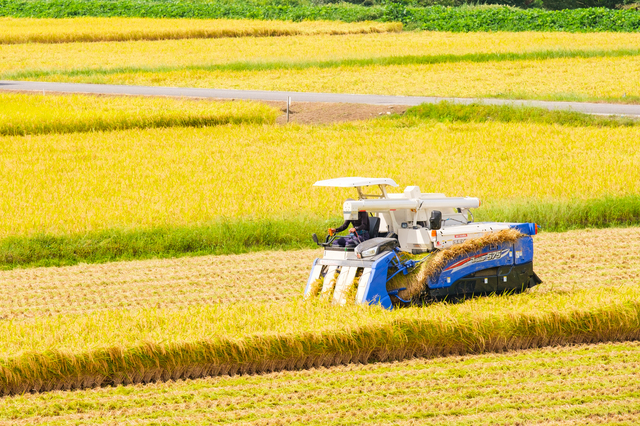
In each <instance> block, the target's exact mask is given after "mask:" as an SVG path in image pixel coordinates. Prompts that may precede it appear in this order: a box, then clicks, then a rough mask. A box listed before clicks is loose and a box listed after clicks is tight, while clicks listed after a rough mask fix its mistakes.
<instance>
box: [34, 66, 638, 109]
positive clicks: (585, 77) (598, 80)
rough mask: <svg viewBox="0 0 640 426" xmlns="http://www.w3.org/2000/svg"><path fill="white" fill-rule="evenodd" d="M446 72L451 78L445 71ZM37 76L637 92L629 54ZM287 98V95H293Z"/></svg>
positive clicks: (383, 90)
mask: <svg viewBox="0 0 640 426" xmlns="http://www.w3.org/2000/svg"><path fill="white" fill-rule="evenodd" d="M452 75H454V76H455V78H451V76H452ZM37 79H38V80H43V81H58V82H76V83H98V84H126V85H144V86H182V87H203V88H212V87H214V88H219V89H238V90H276V91H295V92H327V93H362V94H370V93H375V94H381V95H402V96H443V97H444V96H457V97H471V98H475V97H478V98H482V97H498V98H517V99H545V100H570V101H594V100H602V101H612V102H614V101H615V102H617V101H622V102H625V101H628V102H635V101H637V99H639V98H640V60H639V59H638V58H637V57H614V58H608V57H603V58H586V59H583V58H567V59H564V58H563V59H549V60H544V61H537V60H517V61H495V62H486V63H485V62H483V63H475V62H455V63H443V64H431V65H389V66H383V65H367V66H349V65H344V66H339V67H335V68H317V67H312V68H305V69H300V70H298V69H288V68H286V67H283V68H280V69H274V70H265V71H261V70H255V71H254V70H247V71H234V70H216V69H214V70H206V69H203V70H200V69H181V70H170V71H167V72H156V71H144V70H141V71H132V72H127V71H126V70H123V71H122V72H114V73H108V74H95V75H94V74H87V75H85V74H82V75H73V74H68V75H65V74H54V75H45V76H42V77H38V78H37ZM294 99H295V97H294Z"/></svg>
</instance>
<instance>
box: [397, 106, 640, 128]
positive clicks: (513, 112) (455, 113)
mask: <svg viewBox="0 0 640 426" xmlns="http://www.w3.org/2000/svg"><path fill="white" fill-rule="evenodd" d="M404 116H405V117H407V118H417V119H420V120H425V119H427V120H437V121H440V122H462V123H469V122H475V123H485V122H488V121H499V122H502V123H540V124H558V125H562V126H598V127H621V126H640V121H639V120H637V119H633V118H628V117H606V116H605V117H603V116H597V115H590V114H583V113H580V112H573V111H559V110H558V111H553V110H548V109H546V108H536V107H519V106H511V105H487V104H482V103H472V104H468V105H465V104H457V103H453V102H449V101H444V102H438V103H435V104H422V105H419V106H416V107H412V108H409V109H408V110H407V111H406V112H405V114H404Z"/></svg>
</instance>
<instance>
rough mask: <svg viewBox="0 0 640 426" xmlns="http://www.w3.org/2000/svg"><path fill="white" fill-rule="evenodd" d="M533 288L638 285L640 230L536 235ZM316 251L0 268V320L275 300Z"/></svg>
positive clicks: (295, 291) (295, 286) (298, 280)
mask: <svg viewBox="0 0 640 426" xmlns="http://www.w3.org/2000/svg"><path fill="white" fill-rule="evenodd" d="M535 242H536V255H535V270H536V272H537V273H538V275H539V276H540V277H541V278H542V279H543V281H544V283H543V284H542V285H540V286H538V287H536V288H535V289H534V290H533V291H534V292H536V293H538V292H548V291H554V292H559V293H567V292H571V291H574V290H584V289H588V288H593V287H602V286H606V287H623V286H635V285H638V284H640V282H639V280H638V277H639V276H640V254H638V253H640V228H620V229H615V228H613V229H598V230H580V231H569V232H563V233H541V234H539V235H538V236H536V237H535ZM319 254H320V253H319V251H318V250H292V251H263V252H258V253H250V254H240V255H230V256H199V257H190V258H177V259H159V260H144V261H129V262H112V263H106V264H98V265H96V264H81V265H75V266H68V267H60V268H28V269H14V270H10V271H0V283H1V286H0V318H1V319H4V320H23V319H28V318H34V317H44V316H50V315H66V314H82V313H89V312H93V311H96V310H109V309H139V308H153V307H156V308H163V309H164V308H170V309H177V308H180V309H182V308H186V307H188V306H195V305H208V304H220V303H222V304H230V303H239V302H247V301H252V302H254V303H281V302H282V301H285V300H291V299H297V298H299V297H300V295H301V294H302V292H303V288H304V284H305V283H306V280H307V278H308V276H309V270H310V267H311V264H312V263H313V259H314V258H315V257H317V256H319Z"/></svg>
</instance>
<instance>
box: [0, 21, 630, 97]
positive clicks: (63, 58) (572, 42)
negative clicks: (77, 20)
mask: <svg viewBox="0 0 640 426" xmlns="http://www.w3.org/2000/svg"><path fill="white" fill-rule="evenodd" d="M171 22H174V23H177V22H179V20H171ZM234 22H236V21H234ZM0 27H2V25H1V24H0ZM30 30H32V29H30ZM639 45H640V33H589V34H570V33H540V32H537V33H535V32H534V33H525V32H523V33H500V32H497V33H446V32H423V31H419V32H417V31H406V32H401V33H381V34H354V35H345V36H340V37H334V36H330V35H325V34H323V35H305V36H291V37H278V38H274V37H239V38H221V39H184V40H167V41H164V42H162V43H157V42H154V41H143V40H139V41H129V42H127V41H121V42H118V43H82V44H79V43H60V44H41V43H27V44H17V45H5V46H3V48H2V57H3V61H0V71H1V72H2V73H3V75H0V78H4V79H12V78H15V79H33V78H34V77H33V76H30V75H29V73H30V72H33V73H36V74H38V73H40V72H43V71H49V72H68V71H71V70H74V71H79V70H83V71H85V72H86V71H88V70H96V71H98V72H100V71H104V70H113V69H131V68H165V67H190V66H191V67H192V66H207V65H210V64H229V63H238V62H247V63H263V62H266V63H268V62H272V61H274V60H279V61H282V63H283V64H285V65H286V64H290V63H296V62H308V61H326V60H339V59H355V58H360V59H363V58H380V57H391V56H393V57H403V56H421V55H428V56H431V57H434V59H435V58H437V57H438V56H442V57H451V56H458V55H481V56H482V55H487V54H507V56H508V54H511V53H530V52H543V51H546V52H554V51H557V52H560V53H561V54H562V52H566V51H585V52H588V51H594V50H596V51H601V52H608V51H611V50H634V49H637V48H638V46H639ZM276 58H277V59H276ZM503 59H504V58H503ZM607 60H608V59H607ZM436 62H438V61H437V60H436ZM537 65H538V64H537ZM461 68H466V63H464V64H463V63H458V64H454V71H453V74H451V75H456V74H455V72H456V69H461ZM20 71H24V72H25V74H15V73H16V72H20ZM324 72H325V73H326V72H328V71H327V70H325V71H324ZM575 72H576V71H573V74H575ZM573 74H572V75H573ZM580 74H581V78H583V79H584V78H592V77H593V76H591V75H590V74H585V73H584V72H581V73H580ZM157 76H158V77H159V75H157ZM50 78H53V76H52V77H50ZM387 78H388V79H389V78H393V76H390V75H387ZM421 78H423V79H424V78H429V75H424V74H423V75H422V76H421ZM543 78H544V77H543ZM454 80H456V81H457V83H458V84H461V83H462V82H463V81H462V80H457V79H454ZM412 82H413V83H414V84H415V83H419V82H416V81H415V80H412ZM464 83H465V84H470V82H468V81H466V82H464ZM529 83H531V81H529ZM617 83H618V86H617V87H618V88H620V84H621V82H620V81H618V82H617ZM394 84H395V83H394ZM209 87H210V86H209ZM369 93H370V92H369Z"/></svg>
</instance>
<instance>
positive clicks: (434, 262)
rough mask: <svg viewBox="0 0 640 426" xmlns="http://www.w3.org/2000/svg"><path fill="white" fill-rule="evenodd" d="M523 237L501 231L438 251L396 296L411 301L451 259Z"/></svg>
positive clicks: (504, 230)
mask: <svg viewBox="0 0 640 426" xmlns="http://www.w3.org/2000/svg"><path fill="white" fill-rule="evenodd" d="M523 236H524V235H523V234H522V233H521V232H519V231H517V230H516V229H503V230H502V231H500V232H496V233H492V234H488V235H485V236H483V237H481V238H472V239H470V240H467V241H465V242H464V243H462V244H457V245H455V246H453V247H451V248H448V249H444V250H440V251H438V252H437V253H436V254H434V255H433V256H431V257H430V258H429V260H427V261H425V262H424V263H423V264H422V265H421V266H420V269H419V271H418V272H417V274H412V276H411V277H410V278H409V279H408V280H407V281H408V284H407V288H406V290H402V291H400V292H399V293H398V295H399V296H400V297H401V298H403V299H405V300H408V299H411V298H412V297H414V296H417V295H418V294H419V293H420V291H422V290H423V289H424V288H425V287H426V285H427V283H428V282H429V280H430V279H431V278H433V277H435V276H436V275H437V274H439V273H440V272H441V271H442V268H444V267H445V266H446V265H447V264H448V263H449V262H450V261H452V260H453V259H456V258H458V257H462V256H468V255H471V254H474V253H478V252H480V251H481V250H482V249H483V248H485V247H487V246H491V245H498V244H503V243H507V242H509V243H514V242H516V241H517V240H518V238H521V237H523Z"/></svg>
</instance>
